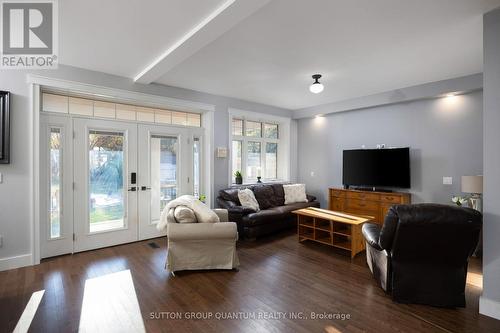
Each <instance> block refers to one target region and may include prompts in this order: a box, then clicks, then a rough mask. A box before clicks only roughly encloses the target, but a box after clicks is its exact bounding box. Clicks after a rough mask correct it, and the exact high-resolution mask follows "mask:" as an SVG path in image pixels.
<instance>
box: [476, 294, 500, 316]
mask: <svg viewBox="0 0 500 333" xmlns="http://www.w3.org/2000/svg"><path fill="white" fill-rule="evenodd" d="M479 313H480V314H483V315H485V316H488V317H492V318H495V319H498V320H500V302H497V301H493V300H491V299H488V298H485V297H483V296H481V297H480V298H479Z"/></svg>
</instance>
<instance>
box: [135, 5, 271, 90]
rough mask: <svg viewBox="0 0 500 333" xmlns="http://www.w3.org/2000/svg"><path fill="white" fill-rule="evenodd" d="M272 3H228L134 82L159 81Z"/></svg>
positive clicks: (158, 59)
mask: <svg viewBox="0 0 500 333" xmlns="http://www.w3.org/2000/svg"><path fill="white" fill-rule="evenodd" d="M269 1H270V0H227V1H226V2H224V3H223V4H221V5H220V6H219V7H217V9H215V10H214V11H213V12H212V13H211V14H210V15H208V16H207V17H206V18H205V19H203V20H202V21H201V22H200V23H198V24H197V25H196V26H195V27H193V28H192V29H191V30H190V31H189V32H188V33H186V34H185V35H184V36H182V38H180V39H179V40H178V41H177V42H175V43H174V44H173V45H171V46H170V47H169V48H168V49H167V50H165V52H163V53H162V54H161V55H160V56H159V57H158V58H156V59H155V60H154V61H153V62H152V63H150V64H149V65H148V66H146V68H144V69H143V70H142V71H141V72H140V73H139V74H137V75H136V76H135V78H134V81H135V82H138V83H145V84H148V83H151V82H154V81H156V80H157V79H158V78H160V77H162V76H163V75H164V74H165V73H167V72H168V71H170V70H171V69H172V68H174V67H175V66H177V65H178V64H180V63H181V62H183V61H184V60H186V59H187V58H189V57H191V56H192V55H193V54H195V53H196V52H198V51H199V50H201V49H202V48H203V47H205V46H206V45H208V44H209V43H211V42H213V41H214V40H215V39H217V38H218V37H220V36H221V35H222V34H224V33H225V32H226V31H228V30H230V29H231V28H232V27H234V26H235V25H236V24H238V23H239V22H241V21H242V20H243V19H245V18H246V17H248V16H250V15H251V14H252V13H254V12H256V11H257V10H258V9H260V8H261V7H263V6H264V5H266V4H267V3H268V2H269Z"/></svg>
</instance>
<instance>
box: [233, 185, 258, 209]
mask: <svg viewBox="0 0 500 333" xmlns="http://www.w3.org/2000/svg"><path fill="white" fill-rule="evenodd" d="M238 198H239V199H240V202H241V205H242V206H243V207H250V208H252V209H253V210H255V211H257V212H258V211H259V210H260V207H259V203H258V202H257V199H255V195H254V194H253V191H252V190H251V189H248V188H247V189H244V190H239V191H238Z"/></svg>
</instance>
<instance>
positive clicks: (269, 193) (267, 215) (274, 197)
mask: <svg viewBox="0 0 500 333" xmlns="http://www.w3.org/2000/svg"><path fill="white" fill-rule="evenodd" d="M243 188H249V189H251V190H252V191H253V193H254V195H255V199H257V201H258V203H259V206H260V211H258V212H256V211H254V210H253V209H251V208H248V207H243V206H241V203H240V201H239V199H238V190H239V189H243ZM307 200H308V202H298V203H293V204H289V205H285V192H284V190H283V184H262V185H250V186H238V187H231V188H227V189H223V190H220V191H219V196H218V197H217V203H218V204H219V207H221V208H225V209H227V210H228V212H229V220H230V221H232V222H236V223H237V225H238V233H239V236H240V237H243V238H247V239H252V240H253V239H255V238H257V237H260V236H263V235H267V234H271V233H274V232H277V231H279V230H283V229H288V228H292V227H294V226H296V225H297V224H296V221H297V218H296V216H295V215H294V214H292V211H294V210H296V209H301V208H306V207H319V202H318V201H316V197H314V196H311V195H308V196H307Z"/></svg>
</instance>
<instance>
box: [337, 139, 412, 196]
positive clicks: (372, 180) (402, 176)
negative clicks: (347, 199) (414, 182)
mask: <svg viewBox="0 0 500 333" xmlns="http://www.w3.org/2000/svg"><path fill="white" fill-rule="evenodd" d="M342 182H343V184H344V185H345V186H369V187H398V188H410V148H390V149H355V150H344V153H343V175H342Z"/></svg>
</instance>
